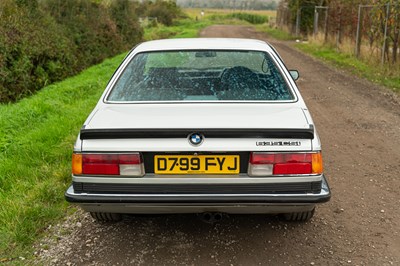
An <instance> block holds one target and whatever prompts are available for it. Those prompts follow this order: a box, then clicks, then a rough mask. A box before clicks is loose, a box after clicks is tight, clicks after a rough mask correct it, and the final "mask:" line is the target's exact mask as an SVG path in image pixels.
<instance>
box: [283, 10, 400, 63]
mask: <svg viewBox="0 0 400 266" xmlns="http://www.w3.org/2000/svg"><path fill="white" fill-rule="evenodd" d="M276 22H277V26H278V27H279V28H286V29H288V30H289V31H291V33H292V34H293V35H295V36H297V37H299V38H310V37H311V38H319V39H322V41H323V42H326V43H331V44H333V45H335V46H336V48H337V49H338V50H343V49H346V50H348V51H350V52H351V53H353V54H354V55H355V56H356V57H358V58H359V57H364V58H365V57H368V58H374V59H376V60H379V61H380V63H381V64H398V63H399V60H398V57H399V55H400V49H399V41H400V5H399V4H397V3H396V4H394V3H386V4H375V5H361V4H360V5H353V6H344V5H343V4H336V5H334V4H331V5H328V6H318V5H308V6H300V7H298V8H293V7H289V6H288V5H287V4H286V5H285V4H282V5H280V6H279V8H278V11H277V20H276Z"/></svg>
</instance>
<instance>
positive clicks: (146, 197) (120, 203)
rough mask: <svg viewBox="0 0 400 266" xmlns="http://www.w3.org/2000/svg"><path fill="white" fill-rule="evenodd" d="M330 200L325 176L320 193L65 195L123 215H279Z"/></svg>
mask: <svg viewBox="0 0 400 266" xmlns="http://www.w3.org/2000/svg"><path fill="white" fill-rule="evenodd" d="M330 197H331V192H330V189H329V186H328V183H327V181H326V179H325V177H324V176H322V183H321V190H320V191H319V192H318V193H301V194H295V193H277V194H272V193H271V194H261V193H257V194H254V193H252V194H239V193H235V194H228V193H225V194H211V193H210V194H183V193H180V194H172V193H169V194H162V193H159V194H150V193H146V194H143V193H141V194H110V193H105V194H101V193H75V191H74V188H73V186H70V187H69V188H68V190H67V191H66V193H65V198H66V200H67V201H68V202H71V203H75V204H78V205H81V207H83V209H85V210H88V211H103V212H121V213H165V212H167V213H174V212H198V211H203V210H220V211H224V210H225V211H227V212H234V211H233V210H232V211H229V210H231V209H237V208H239V209H242V210H243V209H249V210H251V209H254V212H260V211H256V210H257V209H263V208H266V207H270V208H269V209H270V210H273V211H272V212H278V210H279V209H282V210H283V209H293V208H291V207H298V208H297V209H299V208H301V206H303V207H305V208H306V209H307V208H310V206H313V205H315V204H317V203H323V202H327V201H329V199H330ZM273 206H275V207H273ZM271 207H273V208H271ZM276 207H277V208H276ZM303 209H304V208H303ZM240 212H243V211H240ZM262 212H264V211H262ZM266 212H270V211H266Z"/></svg>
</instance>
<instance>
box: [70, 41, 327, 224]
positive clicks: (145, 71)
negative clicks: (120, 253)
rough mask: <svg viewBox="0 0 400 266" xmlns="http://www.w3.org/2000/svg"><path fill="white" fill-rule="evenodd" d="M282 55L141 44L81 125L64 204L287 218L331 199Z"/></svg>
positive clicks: (238, 44) (99, 209)
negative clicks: (267, 214)
mask: <svg viewBox="0 0 400 266" xmlns="http://www.w3.org/2000/svg"><path fill="white" fill-rule="evenodd" d="M297 78H298V72H297V71H288V70H287V69H286V67H285V65H284V63H283V61H282V60H281V58H280V57H279V55H278V54H277V52H276V51H275V50H274V48H273V47H272V46H271V45H270V44H268V43H266V42H263V41H258V40H248V39H205V38H204V39H202V38H201V39H175V40H157V41H150V42H145V43H142V44H139V45H138V46H136V47H135V48H134V49H133V50H132V51H131V52H130V53H129V54H128V56H127V57H126V58H125V59H124V61H123V62H122V64H121V65H120V67H119V68H118V69H117V71H116V72H115V74H114V75H113V77H112V78H111V80H110V82H109V83H108V85H107V87H106V89H105V91H104V94H103V95H102V97H101V99H100V100H99V102H98V104H97V105H96V107H95V108H94V110H93V111H92V113H91V114H90V115H89V117H88V118H87V120H86V122H85V123H84V125H83V127H82V129H81V131H80V134H79V136H78V139H77V141H76V144H75V147H74V152H73V158H72V185H71V186H70V187H69V188H68V190H67V191H66V194H65V197H66V199H67V201H69V202H71V203H75V204H78V205H80V206H81V207H82V208H83V209H84V210H86V211H88V212H90V213H91V215H92V216H93V217H94V218H95V219H97V220H99V221H116V220H119V219H121V217H122V214H124V213H130V214H147V213H205V214H207V215H206V216H205V217H207V218H209V219H214V218H215V219H219V218H220V217H221V214H222V213H270V214H283V217H285V218H286V219H287V220H292V221H307V220H309V219H310V218H311V217H312V216H313V214H314V210H315V205H316V204H318V203H322V202H326V201H328V200H329V199H330V196H331V193H330V189H329V186H328V183H327V181H326V179H325V176H324V174H323V166H322V154H321V143H320V140H319V137H318V134H317V131H316V129H315V125H314V123H313V120H312V118H311V115H310V113H309V110H308V109H307V107H306V105H305V103H304V101H303V99H302V97H301V95H300V92H299V90H298V88H297V86H296V83H295V80H296V79H297Z"/></svg>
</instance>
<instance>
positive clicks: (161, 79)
mask: <svg viewBox="0 0 400 266" xmlns="http://www.w3.org/2000/svg"><path fill="white" fill-rule="evenodd" d="M293 99H294V96H293V94H292V93H291V91H290V89H289V88H288V86H287V84H286V82H285V80H284V79H283V77H282V74H281V72H280V71H279V70H278V68H277V67H276V65H275V64H274V63H273V60H272V59H271V57H270V56H269V55H268V54H267V53H265V52H260V51H206V50H201V51H170V52H165V51H164V52H149V53H139V54H137V55H136V56H135V57H133V59H132V60H131V61H130V62H129V64H128V65H127V67H126V68H125V70H124V71H123V73H122V74H121V76H120V77H119V79H118V81H117V82H116V83H115V85H114V87H113V89H112V90H111V92H110V94H109V95H108V97H107V101H113V102H127V101H282V100H293Z"/></svg>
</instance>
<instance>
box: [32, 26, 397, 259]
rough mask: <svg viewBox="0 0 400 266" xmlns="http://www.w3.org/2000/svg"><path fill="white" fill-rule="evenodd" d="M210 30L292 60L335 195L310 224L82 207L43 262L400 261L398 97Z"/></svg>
mask: <svg viewBox="0 0 400 266" xmlns="http://www.w3.org/2000/svg"><path fill="white" fill-rule="evenodd" d="M201 36H204V37H206V36H207V37H241V38H257V39H263V40H269V41H270V42H271V43H272V44H273V45H275V47H276V48H277V50H278V51H279V53H280V54H281V56H282V57H283V59H284V61H285V62H286V64H287V66H288V68H290V69H298V70H299V71H300V75H301V78H300V80H299V81H298V85H299V87H300V90H301V91H302V95H303V96H304V98H305V100H306V103H307V105H308V107H309V109H310V110H311V113H312V114H313V118H314V120H315V122H316V124H317V127H318V129H319V134H320V137H321V140H322V143H323V151H324V160H325V161H324V163H325V168H326V171H325V172H326V175H327V177H328V179H329V182H330V185H331V188H332V193H333V197H332V200H331V201H330V202H329V203H327V204H324V205H321V206H319V207H318V208H317V212H316V216H314V218H313V220H312V221H311V222H309V223H305V224H296V223H285V222H282V221H280V220H278V219H277V218H275V217H266V216H256V215H254V216H239V215H231V216H230V217H229V218H227V219H224V220H223V221H222V222H221V223H219V224H215V225H211V224H206V223H203V222H201V221H200V220H199V219H197V217H196V216H195V215H170V216H146V217H135V218H133V219H125V220H124V221H123V222H121V223H118V224H111V225H99V224H96V223H94V222H93V221H92V219H91V218H89V217H88V216H87V215H85V214H83V213H82V212H78V213H77V214H74V215H71V216H70V217H69V218H68V220H67V221H66V222H65V223H63V224H61V225H59V226H56V227H55V228H51V229H49V230H50V232H52V234H54V235H56V237H50V238H48V239H44V240H43V241H42V245H41V246H39V247H38V248H37V250H38V251H37V256H38V258H40V261H39V263H43V260H45V261H46V260H47V262H51V263H53V264H67V265H75V264H77V265H80V264H85V265H111V264H114V265H126V264H134V265H341V264H344V265H400V194H399V191H400V100H399V97H397V96H396V95H394V94H393V93H390V92H389V91H387V90H386V89H382V88H380V87H378V86H375V85H372V84H371V83H369V82H366V81H364V80H361V79H359V78H357V77H354V76H352V75H349V74H347V73H344V72H342V71H338V70H335V69H333V68H330V67H327V66H326V65H324V64H323V63H321V62H319V61H316V60H314V59H312V58H310V57H308V56H305V55H303V54H302V53H300V52H298V51H296V50H295V49H293V48H292V44H291V43H285V42H279V41H274V40H270V39H268V37H267V36H265V35H263V34H261V33H256V32H255V31H254V30H252V29H251V28H248V27H238V26H213V27H209V28H207V29H205V30H204V31H203V32H202V34H201Z"/></svg>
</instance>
